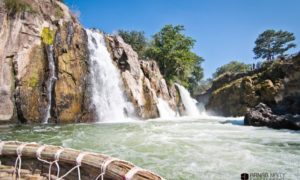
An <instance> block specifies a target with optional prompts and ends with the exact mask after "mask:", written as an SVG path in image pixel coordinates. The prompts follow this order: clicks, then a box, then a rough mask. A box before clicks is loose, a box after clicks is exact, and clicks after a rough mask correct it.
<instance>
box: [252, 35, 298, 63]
mask: <svg viewBox="0 0 300 180" xmlns="http://www.w3.org/2000/svg"><path fill="white" fill-rule="evenodd" d="M295 39H296V38H295V36H294V34H293V33H290V32H287V31H281V30H280V31H275V30H266V31H264V32H263V33H261V34H260V35H259V36H258V38H257V39H256V41H255V47H254V49H253V52H254V54H255V55H256V57H255V58H256V59H258V58H263V59H267V60H274V59H275V57H276V56H277V55H281V56H283V55H284V53H285V52H286V51H287V50H289V49H291V48H294V47H296V44H294V43H291V42H292V41H294V40H295Z"/></svg>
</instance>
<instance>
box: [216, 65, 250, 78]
mask: <svg viewBox="0 0 300 180" xmlns="http://www.w3.org/2000/svg"><path fill="white" fill-rule="evenodd" d="M250 69H251V65H250V64H245V63H242V62H238V61H231V62H229V63H228V64H225V65H223V66H221V67H219V68H217V70H216V72H215V73H213V78H217V77H219V76H220V75H222V74H224V73H239V72H247V71H249V70H250Z"/></svg>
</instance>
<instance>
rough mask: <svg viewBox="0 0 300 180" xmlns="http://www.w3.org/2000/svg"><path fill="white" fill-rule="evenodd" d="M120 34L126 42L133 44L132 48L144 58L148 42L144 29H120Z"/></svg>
mask: <svg viewBox="0 0 300 180" xmlns="http://www.w3.org/2000/svg"><path fill="white" fill-rule="evenodd" d="M118 34H119V35H120V36H121V37H122V38H123V40H124V42H126V43H127V44H130V45H131V47H132V49H133V50H134V51H136V52H137V53H138V55H139V57H141V58H144V53H145V50H146V48H147V45H148V42H147V39H146V37H145V33H144V32H143V31H125V30H119V31H118Z"/></svg>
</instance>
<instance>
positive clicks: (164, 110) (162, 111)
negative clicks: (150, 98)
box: [157, 98, 176, 118]
mask: <svg viewBox="0 0 300 180" xmlns="http://www.w3.org/2000/svg"><path fill="white" fill-rule="evenodd" d="M157 109H158V111H159V116H160V118H172V117H175V116H176V112H175V111H173V110H172V109H171V107H170V106H169V104H168V103H167V102H166V101H165V100H163V99H162V98H158V103H157Z"/></svg>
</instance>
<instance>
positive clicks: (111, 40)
mask: <svg viewBox="0 0 300 180" xmlns="http://www.w3.org/2000/svg"><path fill="white" fill-rule="evenodd" d="M107 43H108V46H109V50H110V52H111V54H112V57H113V60H114V61H115V63H116V64H117V66H118V68H119V69H120V71H121V76H122V79H123V82H124V86H125V90H126V94H127V96H128V97H129V99H130V100H131V102H132V103H133V105H134V106H135V108H136V111H137V114H138V116H139V117H141V118H144V119H148V118H156V117H159V111H158V109H157V103H158V100H157V98H162V99H164V100H165V101H167V102H168V103H169V105H170V107H171V108H173V109H174V110H176V104H177V103H176V102H178V101H176V98H177V99H178V93H177V90H176V89H175V87H174V86H170V88H168V86H167V83H166V81H165V79H164V78H163V76H162V75H161V73H160V71H159V68H158V65H157V64H156V62H155V61H153V60H139V59H138V55H137V53H136V52H135V51H133V49H132V48H131V46H130V45H128V44H126V43H124V41H123V39H122V38H121V37H119V36H108V37H107Z"/></svg>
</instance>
